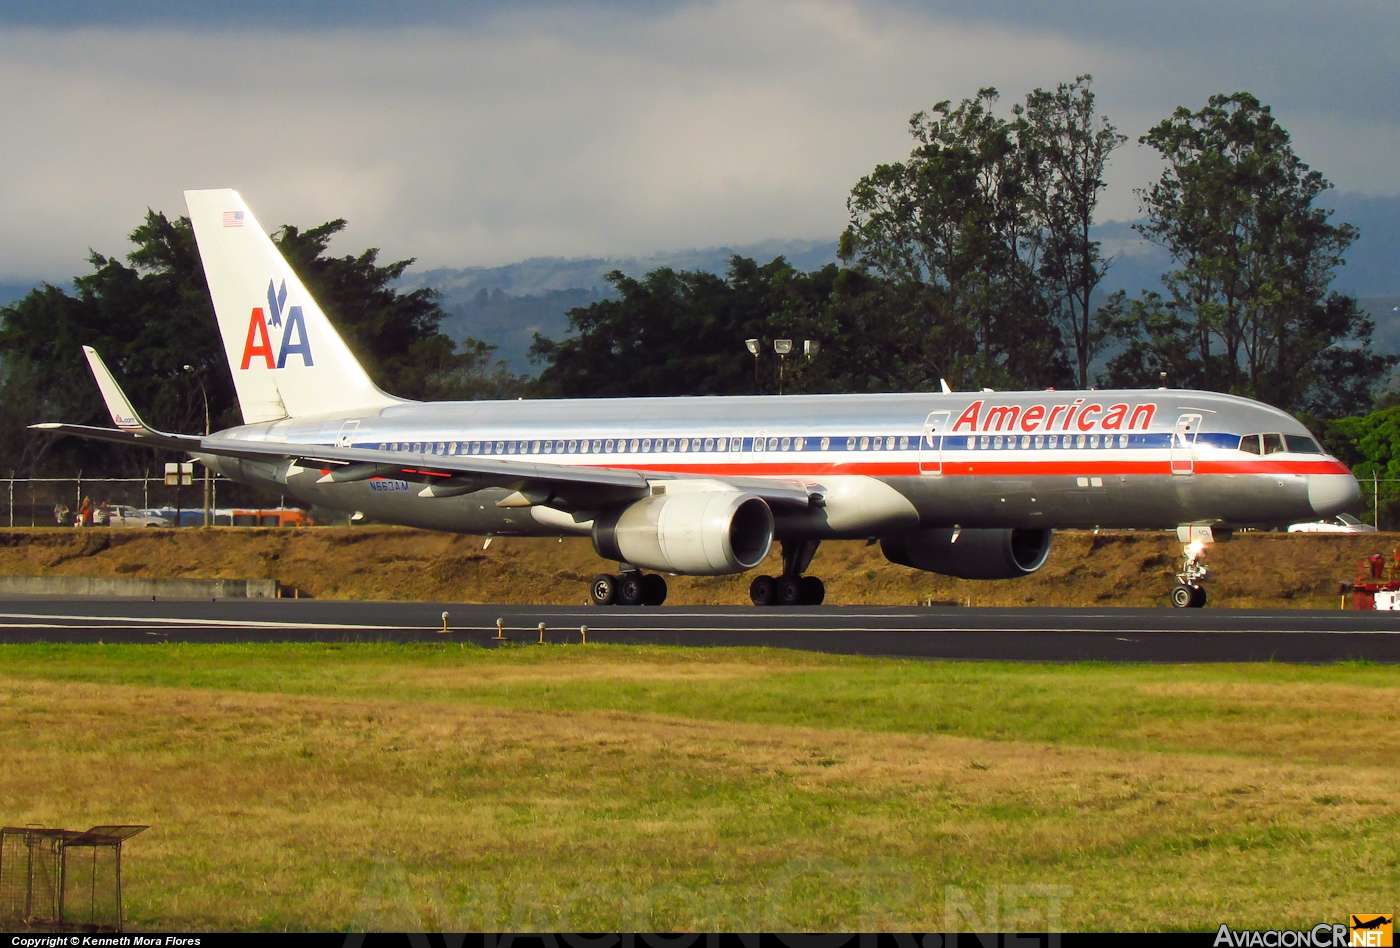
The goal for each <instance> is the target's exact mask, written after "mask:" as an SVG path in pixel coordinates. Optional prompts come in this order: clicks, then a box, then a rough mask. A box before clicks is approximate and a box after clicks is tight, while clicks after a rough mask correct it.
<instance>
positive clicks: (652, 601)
mask: <svg viewBox="0 0 1400 948" xmlns="http://www.w3.org/2000/svg"><path fill="white" fill-rule="evenodd" d="M665 601H666V579H665V577H663V576H661V575H659V574H657V573H647V574H646V575H645V576H643V577H642V605H644V606H659V605H661V604H662V603H664V602H665Z"/></svg>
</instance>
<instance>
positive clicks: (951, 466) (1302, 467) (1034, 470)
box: [532, 455, 1351, 477]
mask: <svg viewBox="0 0 1400 948" xmlns="http://www.w3.org/2000/svg"><path fill="white" fill-rule="evenodd" d="M532 457H533V455H532ZM580 466H581V467H599V468H609V469H612V470H626V471H655V472H657V473H666V474H691V475H700V476H705V475H709V476H712V477H726V476H733V477H739V476H750V477H753V476H758V477H820V476H822V475H824V474H860V475H865V476H867V477H914V476H918V474H919V464H918V462H917V461H863V460H862V461H851V462H839V461H838V462H819V463H813V462H797V461H788V462H782V463H769V462H766V461H756V462H753V463H750V464H735V463H719V464H591V465H580ZM1194 469H1195V473H1196V474H1349V473H1351V472H1350V471H1349V470H1347V468H1346V465H1344V464H1342V463H1341V462H1339V461H1327V460H1315V461H1304V460H1298V461H1264V460H1259V461H1226V460H1210V461H1204V460H1201V461H1196V462H1195V464H1194ZM1171 472H1172V466H1171V461H1170V460H1169V459H1167V458H1161V459H1160V460H1153V461H1124V460H1115V459H1111V458H1104V459H1102V460H1097V459H1096V460H1092V461H1091V460H1083V461H1079V460H1073V461H1067V460H1045V461H1020V460H1017V461H1004V460H1001V459H997V460H982V459H981V458H978V459H977V460H975V461H962V460H958V461H949V460H945V461H944V462H943V474H944V475H945V476H953V477H995V476H1004V475H1016V474H1019V475H1027V474H1031V475H1042V476H1047V477H1055V476H1067V477H1074V476H1076V475H1077V476H1089V475H1094V476H1099V477H1102V476H1113V475H1124V476H1130V475H1160V474H1170V473H1171Z"/></svg>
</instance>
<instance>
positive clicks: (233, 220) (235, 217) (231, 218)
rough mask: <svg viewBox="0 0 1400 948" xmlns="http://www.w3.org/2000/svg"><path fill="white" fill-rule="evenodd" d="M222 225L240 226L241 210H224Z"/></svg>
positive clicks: (241, 224) (241, 221) (241, 219)
mask: <svg viewBox="0 0 1400 948" xmlns="http://www.w3.org/2000/svg"><path fill="white" fill-rule="evenodd" d="M224 226H225V227H242V226H243V212H242V211H224Z"/></svg>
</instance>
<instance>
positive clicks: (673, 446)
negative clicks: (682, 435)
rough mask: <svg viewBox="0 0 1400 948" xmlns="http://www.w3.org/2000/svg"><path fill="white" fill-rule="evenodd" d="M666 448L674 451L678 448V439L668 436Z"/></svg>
mask: <svg viewBox="0 0 1400 948" xmlns="http://www.w3.org/2000/svg"><path fill="white" fill-rule="evenodd" d="M666 450H667V451H674V450H676V439H675V438H667V439H666Z"/></svg>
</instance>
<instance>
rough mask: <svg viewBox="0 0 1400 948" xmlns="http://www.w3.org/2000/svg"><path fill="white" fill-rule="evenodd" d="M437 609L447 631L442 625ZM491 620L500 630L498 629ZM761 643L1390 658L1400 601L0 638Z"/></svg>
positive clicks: (605, 614)
mask: <svg viewBox="0 0 1400 948" xmlns="http://www.w3.org/2000/svg"><path fill="white" fill-rule="evenodd" d="M443 612H447V613H448V618H447V627H448V631H447V632H446V633H445V634H444V633H443V632H442V627H443V619H442V613H443ZM497 620H500V622H501V628H502V629H503V634H504V636H505V638H504V640H501V639H497V638H496V635H497ZM541 622H543V623H544V624H545V640H546V641H547V642H551V643H556V644H557V643H580V642H581V639H582V633H581V631H580V628H581V627H583V626H586V627H587V629H588V631H587V639H588V642H590V643H611V644H654V645H688V646H745V645H747V646H772V647H777V648H792V649H801V650H807V651H815V652H830V653H838V654H855V655H884V656H897V657H908V658H942V659H970V660H998V661H1046V662H1074V661H1105V662H1262V661H1276V662H1335V661H1347V660H1367V661H1374V662H1388V663H1390V662H1400V612H1343V611H1326V612H1324V611H1311V610H1298V609H1285V610H1268V611H1255V610H1239V609H1200V610H1197V609H1183V610H1176V609H1031V608H1027V609H980V608H973V609H965V608H949V607H934V608H908V607H903V608H896V607H868V606H849V607H831V606H825V607H810V608H794V609H754V608H739V607H686V606H675V607H663V608H659V609H635V608H634V609H626V608H587V607H583V608H580V607H561V606H490V605H488V606H480V605H464V604H461V603H405V602H340V601H330V600H307V599H303V600H289V599H275V600H241V599H222V600H218V601H204V600H200V601H187V600H184V601H182V600H168V601H160V602H151V601H147V600H114V599H59V598H30V599H7V600H2V601H0V643H15V642H89V643H91V642H146V643H150V642H347V641H361V642H378V641H393V642H444V641H456V642H472V643H474V644H477V645H481V646H485V647H488V648H489V647H493V646H499V645H501V644H503V643H504V642H513V643H536V642H538V641H539V630H538V627H539V624H540V623H541Z"/></svg>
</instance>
